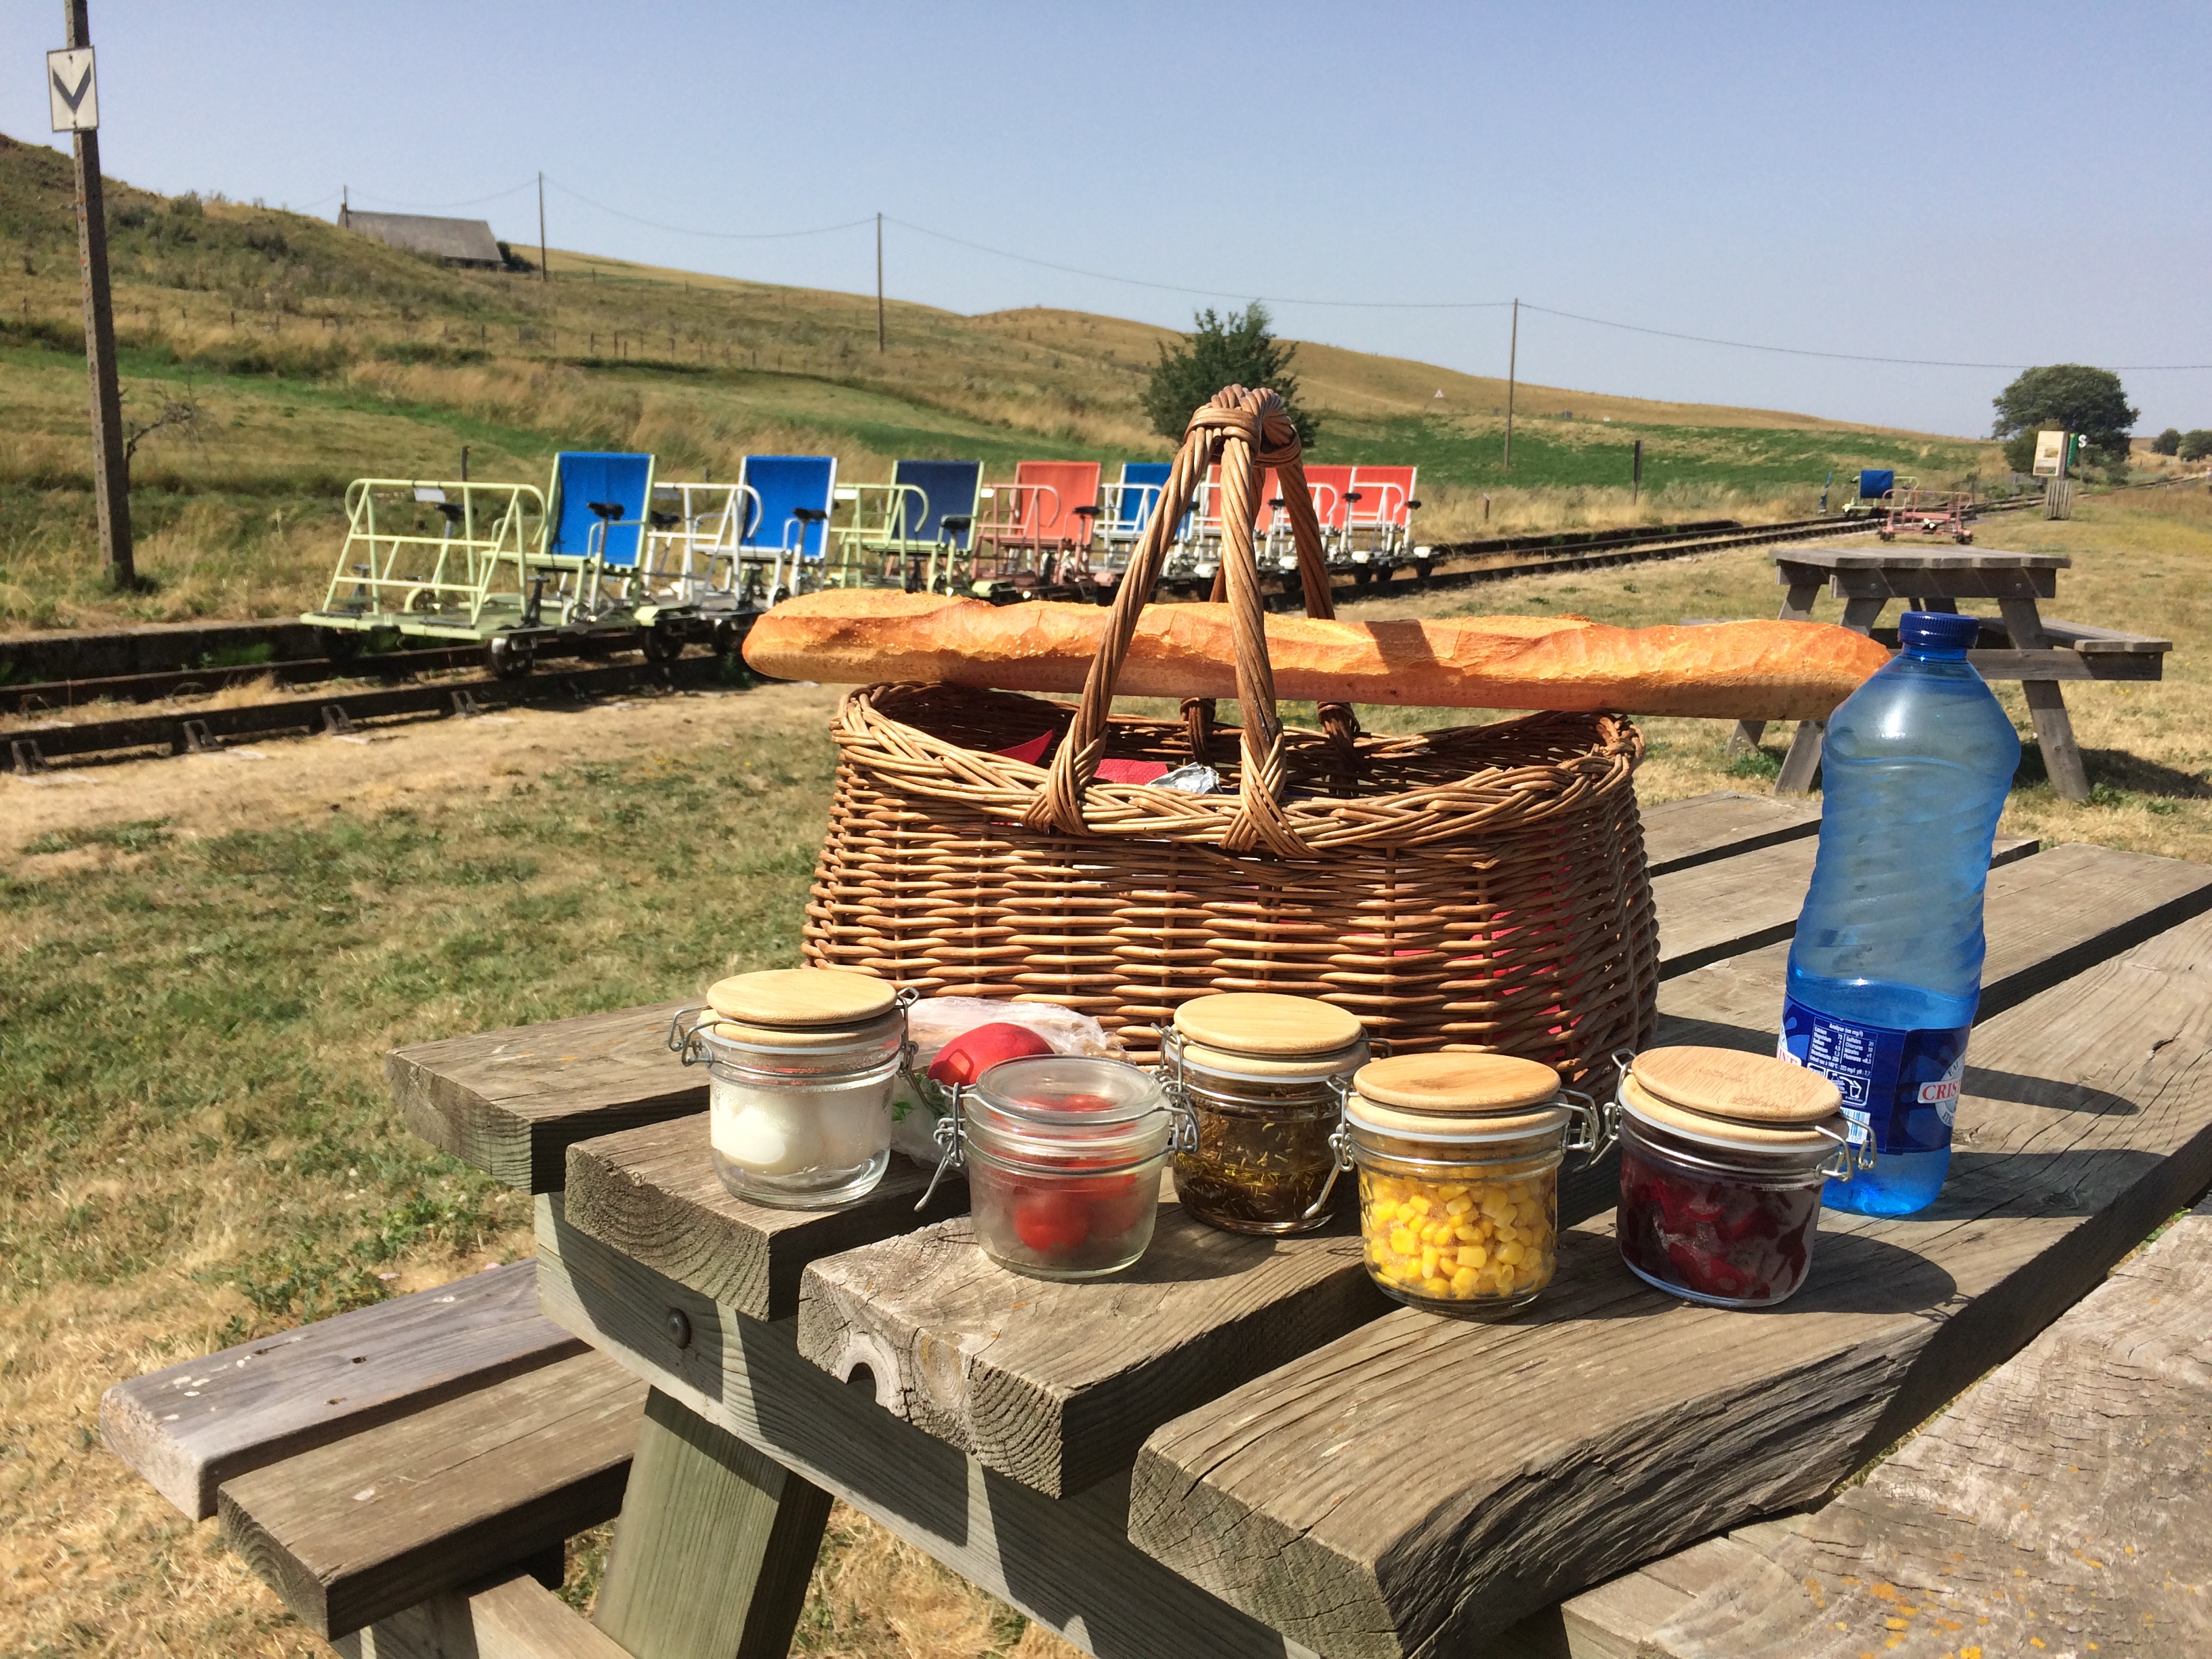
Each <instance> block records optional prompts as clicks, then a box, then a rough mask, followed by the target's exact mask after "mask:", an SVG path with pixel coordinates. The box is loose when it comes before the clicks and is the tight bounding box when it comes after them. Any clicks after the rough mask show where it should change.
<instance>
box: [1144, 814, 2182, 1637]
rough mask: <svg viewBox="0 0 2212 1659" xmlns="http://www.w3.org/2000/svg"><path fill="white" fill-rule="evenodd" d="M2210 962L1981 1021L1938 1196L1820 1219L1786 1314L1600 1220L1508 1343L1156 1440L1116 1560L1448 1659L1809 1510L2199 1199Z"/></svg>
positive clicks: (1185, 1427)
mask: <svg viewBox="0 0 2212 1659" xmlns="http://www.w3.org/2000/svg"><path fill="white" fill-rule="evenodd" d="M2084 850H2085V851H2090V852H2094V851H2096V850H2097V849H2084ZM2045 856H2046V857H2047V856H2050V855H2045ZM2108 856H2115V857H2118V856H2122V855H2108ZM2043 861H2044V860H2043V859H2036V860H2029V861H2027V863H2026V864H2023V865H2021V866H2016V868H2017V869H2018V870H2019V871H2020V872H2021V874H2022V875H2023V876H2025V875H2026V874H2027V872H2031V871H2033V870H2034V869H2035V868H2036V866H2039V865H2040V864H2041V863H2043ZM2145 862H2146V863H2156V862H2157V861H2155V860H2146V861H2145ZM2208 873H2212V872H2197V878H2198V879H2200V880H2201V878H2203V876H2204V875H2206V874H2208ZM2198 891H2199V892H2200V893H2201V891H2202V889H2201V887H2200V888H2198ZM2109 897H2112V898H2114V899H2117V898H2118V895H2111V896H2109ZM2200 908H2201V905H2200ZM2108 936H2109V934H2108ZM2207 960H2212V921H2204V920H2202V919H2199V920H2196V921H2188V922H2185V923H2184V924H2183V925H2181V926H2179V927H2175V928H2173V929H2172V931H2170V932H2166V933H2161V934H2160V935H2159V936H2157V937H2156V938H2154V939H2151V940H2149V941H2148V942H2147V943H2145V944H2142V945H2138V946H2136V948H2134V949H2133V950H2130V951H2128V952H2127V953H2126V954H2125V955H2124V956H2123V957H2118V958H2116V959H2114V960H2112V961H2108V962H2106V963H2101V964H2100V965H2098V966H2096V967H2094V968H2093V969H2089V970H2088V971H2087V972H2085V973H2082V974H2081V975H2079V976H2078V977H2076V978H2075V979H2072V980H2070V981H2067V982H2065V983H2063V984H2062V985H2059V986H2057V987H2053V988H2051V989H2049V990H2046V991H2044V992H2042V993H2040V994H2038V995H2036V996H2033V997H2030V998H2028V999H2027V1000H2026V1001H2024V1002H2020V1003H2017V1004H2015V1006H2012V1007H2010V1008H2009V1009H2008V1011H2007V1012H2002V1013H1999V1014H1997V1015H1996V1017H1995V1018H1992V1019H1990V1020H1989V1021H1987V1022H1985V1023H1984V1025H1983V1026H1982V1028H1981V1029H1980V1030H1978V1032H1977V1034H1976V1037H1975V1044H1974V1048H1973V1049H1972V1051H1971V1052H1970V1064H1969V1066H1968V1068H1967V1075H1966V1098H1965V1099H1963V1100H1962V1102H1961V1105H1960V1138H1959V1142H1958V1146H1957V1152H1956V1156H1955V1158H1954V1165H1953V1174H1952V1178H1951V1181H1950V1182H1949V1184H1948V1186H1947V1188H1945V1192H1944V1194H1943V1196H1942V1198H1941V1199H1940V1200H1938V1201H1937V1203H1936V1206H1933V1207H1932V1208H1930V1209H1929V1210H1928V1211H1926V1212H1923V1213H1922V1214H1921V1215H1919V1216H1916V1217H1911V1218H1901V1219H1893V1220H1875V1219H1871V1218H1845V1217H1841V1216H1834V1217H1830V1218H1827V1222H1826V1225H1824V1228H1823V1231H1822V1235H1821V1240H1820V1248H1819V1250H1818V1252H1817V1254H1816V1257H1815V1266H1814V1277H1813V1279H1812V1280H1811V1282H1810V1283H1809V1284H1808V1286H1807V1288H1806V1289H1805V1290H1804V1291H1802V1292H1801V1293H1800V1295H1799V1297H1797V1298H1796V1300H1795V1301H1794V1302H1793V1303H1792V1304H1790V1309H1789V1310H1788V1312H1787V1313H1786V1314H1778V1315H1760V1314H1747V1313H1731V1312H1728V1311H1725V1310H1715V1309H1705V1308H1697V1307H1692V1306H1691V1305H1689V1304H1683V1303H1680V1302H1678V1301H1675V1300H1674V1299H1673V1298H1670V1297H1664V1296H1662V1295H1660V1294H1659V1293H1658V1292H1656V1291H1651V1290H1650V1289H1649V1288H1647V1287H1645V1286H1644V1285H1641V1284H1639V1283H1638V1281H1636V1280H1635V1279H1632V1277H1631V1276H1630V1275H1629V1274H1627V1273H1626V1272H1625V1271H1624V1270H1622V1269H1621V1268H1620V1265H1619V1263H1618V1260H1617V1255H1616V1252H1615V1250H1614V1247H1613V1239H1612V1234H1611V1217H1610V1216H1609V1215H1607V1216H1606V1217H1604V1218H1601V1219H1593V1220H1590V1221H1588V1222H1585V1223H1583V1225H1581V1226H1579V1227H1577V1228H1575V1229H1571V1230H1570V1231H1569V1232H1568V1233H1566V1234H1565V1235H1564V1236H1563V1239H1562V1269H1561V1273H1560V1275H1559V1282H1558V1283H1557V1285H1555V1286H1554V1288H1553V1291H1552V1292H1551V1293H1550V1295H1549V1297H1548V1298H1547V1301H1546V1302H1544V1303H1540V1304H1538V1306H1537V1307H1536V1309H1535V1310H1533V1311H1532V1313H1531V1315H1530V1316H1527V1317H1526V1318H1524V1319H1523V1320H1522V1321H1519V1322H1514V1323H1511V1324H1504V1325H1497V1326H1488V1327H1484V1326H1465V1325H1455V1324H1452V1323H1449V1322H1443V1321H1439V1320H1436V1319H1433V1318H1431V1317H1428V1316H1423V1315H1419V1314H1414V1313H1412V1312H1410V1311H1407V1312H1398V1313H1393V1314H1390V1315H1389V1316H1385V1317H1384V1318H1383V1319H1380V1320H1377V1321H1376V1322H1373V1323H1371V1324H1370V1325H1367V1326H1365V1327H1363V1328H1361V1329H1359V1330H1358V1331H1356V1332H1354V1333H1352V1334H1350V1335H1348V1336H1346V1337H1344V1338H1341V1339H1340V1340H1337V1341H1336V1342H1334V1343H1332V1344H1330V1345H1329V1346H1327V1347H1325V1348H1322V1349H1320V1350H1318V1351H1316V1352H1314V1353H1312V1354H1310V1355H1308V1356H1307V1357H1306V1358H1304V1359H1301V1360H1298V1361H1295V1362H1293V1363H1292V1364H1290V1365H1287V1366H1285V1367H1283V1368H1282V1369H1280V1370H1277V1371H1275V1372H1273V1373H1270V1374H1269V1375H1267V1376H1263V1377H1261V1378H1259V1379H1257V1380H1255V1382H1253V1383H1249V1384H1246V1385H1245V1386H1244V1387H1243V1388H1242V1389H1238V1390H1237V1391H1236V1392H1235V1393H1233V1394H1231V1395H1227V1396H1225V1397H1224V1398H1222V1399H1220V1400H1218V1401H1214V1402H1212V1404H1211V1405H1208V1406H1206V1407H1203V1408H1201V1409H1199V1410H1197V1411H1194V1412H1193V1413H1189V1414H1188V1415H1187V1416H1185V1417H1183V1418H1182V1419H1177V1420H1176V1421H1175V1422H1173V1423H1170V1424H1169V1425H1166V1426H1164V1428H1162V1429H1161V1430H1160V1431H1158V1432H1157V1433H1155V1434H1154V1435H1153V1436H1152V1438H1151V1440H1150V1441H1148V1442H1147V1443H1146V1447H1145V1449H1144V1450H1143V1451H1142V1453H1141V1454H1140V1455H1139V1461H1138V1464H1137V1468H1136V1470H1135V1474H1134V1480H1133V1490H1132V1496H1131V1504H1130V1534H1131V1537H1132V1538H1133V1540H1134V1541H1136V1542H1138V1543H1139V1544H1140V1545H1142V1546H1143V1547H1145V1548H1146V1549H1147V1550H1148V1551H1150V1552H1152V1553H1154V1554H1157V1555H1158V1556H1159V1557H1160V1559H1163V1560H1164V1561H1166V1562H1168V1563H1169V1564H1170V1565H1173V1566H1175V1567H1176V1569H1177V1570H1178V1571H1182V1572H1184V1573H1186V1574H1187V1575H1188V1576H1189V1577H1192V1578H1193V1579H1194V1581H1195V1582H1197V1583H1200V1584H1201V1585H1203V1586H1205V1587H1206V1588H1207V1589H1212V1590H1213V1591H1214V1592H1215V1593H1216V1594H1217V1595H1221V1596H1223V1597H1224V1598H1225V1599H1226V1600H1229V1601H1233V1602H1235V1603H1236V1604H1237V1605H1238V1606H1240V1607H1244V1608H1246V1609H1247V1610H1248V1611H1250V1612H1252V1613H1255V1615H1256V1616H1258V1617H1261V1618H1262V1619H1265V1620H1267V1621H1268V1622H1269V1623H1270V1624H1272V1625H1273V1626H1276V1627H1277V1628H1279V1629H1281V1630H1283V1631H1285V1632H1287V1633H1288V1634H1290V1635H1291V1636H1292V1637H1294V1638H1297V1639H1298V1640H1301V1641H1304V1642H1305V1643H1307V1644H1310V1645H1312V1646H1314V1647H1316V1648H1317V1649H1319V1650H1322V1651H1324V1652H1327V1653H1328V1654H1329V1655H1330V1656H1331V1659H1367V1656H1380V1655H1391V1656H1395V1655H1399V1654H1411V1653H1422V1654H1442V1653H1447V1652H1457V1651H1462V1650H1465V1648H1466V1647H1467V1646H1468V1644H1472V1643H1473V1642H1474V1641H1475V1640H1477V1639H1479V1638H1482V1637H1484V1636H1486V1635H1487V1634H1490V1633H1492V1632H1497V1631H1498V1630H1501V1629H1503V1628H1504V1627H1505V1626H1509V1625H1510V1624H1511V1623H1512V1622H1513V1621H1514V1620H1517V1619H1519V1618H1520V1617H1521V1616H1522V1614H1524V1613H1528V1612H1531V1611H1533V1610H1534V1609H1536V1608H1538V1607H1542V1606H1544V1605H1545V1604H1547V1603H1548V1602H1549V1601H1553V1600H1554V1599H1556V1598H1557V1597H1559V1595H1565V1594H1568V1593H1571V1591H1573V1590H1575V1589H1580V1588H1582V1587H1583V1586H1584V1585H1587V1584H1589V1583H1594V1582H1595V1581H1597V1580H1599V1579H1601V1578H1604V1577H1610V1576H1612V1575H1613V1574H1614V1573H1617V1572H1619V1571H1624V1570H1626V1568H1628V1567H1630V1566H1632V1565H1637V1564H1638V1562H1639V1561H1641V1560H1644V1559H1649V1558H1650V1556H1652V1555H1653V1554H1655V1553H1661V1552H1663V1551H1664V1550H1666V1549H1668V1548H1673V1547H1680V1546H1682V1545H1685V1544H1687V1543H1689V1542H1691V1541H1693V1540H1695V1539H1697V1538H1699V1537H1703V1536H1705V1535H1707V1534H1711V1533H1713V1532H1716V1531H1718V1530H1721V1529H1723V1528H1726V1527H1728V1526H1729V1525H1733V1524H1736V1523H1738V1522H1741V1521H1744V1520H1747V1519H1748V1518H1750V1517H1751V1516H1756V1515H1759V1514H1762V1513H1767V1512H1771V1511H1772V1510H1777V1509H1781V1508H1786V1507H1788V1506H1790V1504H1793V1503H1803V1502H1805V1501H1807V1500H1808V1498H1814V1497H1816V1496H1818V1495H1819V1494H1820V1493H1821V1492H1824V1491H1825V1490H1826V1488H1827V1487H1828V1486H1830V1485H1832V1483H1833V1482H1834V1481H1835V1480H1838V1479H1839V1478H1840V1477H1841V1476H1842V1475H1844V1474H1846V1473H1848V1472H1849V1471H1850V1469H1851V1468H1853V1467H1855V1465H1856V1463H1857V1462H1858V1461H1859V1460H1860V1459H1861V1458H1862V1457H1863V1455H1866V1454H1867V1453H1868V1452H1869V1451H1871V1450H1873V1449H1875V1448H1877V1447H1879V1446H1880V1445H1881V1444H1883V1443H1887V1440H1888V1439H1890V1438H1893V1437H1894V1436H1895V1435H1896V1434H1897V1433H1898V1432H1899V1431H1902V1430H1903V1429H1904V1428H1905V1427H1907V1426H1909V1425H1911V1423H1913V1422H1915V1421H1917V1420H1918V1419H1919V1418H1920V1417H1921V1416H1923V1415H1924V1414H1925V1413H1926V1412H1927V1411H1929V1409H1931V1408H1932V1407H1934V1406H1936V1404H1938V1403H1940V1401H1942V1399H1944V1398H1946V1397H1948V1395H1950V1394H1951V1393H1954V1392H1955V1391H1956V1390H1957V1389H1960V1388H1961V1387H1963V1386H1965V1384H1966V1383H1968V1382H1970V1381H1971V1380H1972V1377H1973V1376H1975V1375H1976V1374H1977V1373H1978V1372H1979V1371H1980V1370H1982V1369H1983V1368H1984V1367H1985V1366H1986V1365H1987V1364H1989V1363H1990V1360H1991V1359H1993V1358H1999V1357H2002V1355H2004V1354H2007V1353H2008V1352H2012V1351H2013V1350H2014V1349H2015V1348H2016V1347H2017V1346H2019V1345H2020V1344H2021V1343H2022V1342H2024V1341H2025V1340H2027V1339H2028V1338H2029V1337H2030V1336H2032V1335H2033V1334H2034V1332H2035V1331H2036V1330H2037V1329H2039V1328H2040V1327H2041V1326H2042V1325H2043V1324H2044V1323H2045V1322H2048V1321H2049V1320H2050V1319H2051V1318H2052V1317H2054V1316H2056V1315H2057V1314H2058V1313H2059V1312H2061V1311H2063V1309H2064V1308H2065V1307H2066V1306H2068V1305H2069V1304H2070V1303H2071V1302H2072V1300H2073V1299H2074V1298H2075V1297H2078V1296H2079V1295H2080V1294H2081V1292H2082V1291H2084V1290H2086V1289H2087V1288H2088V1286H2089V1285H2092V1284H2093V1283H2094V1281H2095V1279H2096V1278H2097V1276H2098V1275H2100V1274H2101V1273H2103V1272H2104V1270H2105V1269H2106V1267H2109V1266H2110V1264H2111V1263H2112V1261H2115V1260H2117V1259H2118V1257H2119V1256H2120V1255H2124V1253H2125V1252H2126V1250H2127V1249H2129V1248H2130V1246H2131V1245H2132V1244H2133V1243H2136V1241H2137V1240H2139V1239H2141V1238H2142V1237H2144V1236H2145V1235H2146V1234H2147V1233H2148V1231H2149V1230H2150V1229H2151V1228H2152V1227H2153V1226H2154V1225H2157V1223H2158V1222H2159V1221H2160V1219H2162V1218H2164V1216H2165V1215H2166V1214H2169V1213H2171V1212H2172V1209H2173V1207H2175V1206H2176V1205H2177V1204H2179V1203H2180V1202H2184V1201H2185V1200H2187V1198H2188V1197H2190V1196H2191V1195H2192V1194H2194V1193H2195V1192H2196V1191H2197V1190H2199V1189H2201V1188H2203V1185H2204V1184H2205V1183H2206V1182H2207V1181H2209V1180H2212V998H2208V997H2207V996H2206V995H2205V989H2204V978H2203V964H2204V963H2205V962H2206V961H2207ZM1697 977H1698V976H1694V975H1692V976H1685V978H1684V979H1682V980H1679V981H1675V982H1674V987H1673V988H1674V990H1675V991H1676V992H1677V993H1680V991H1682V990H1683V989H1684V988H1685V987H1688V986H1690V985H1691V984H1692V982H1693V981H1694V980H1695V979H1696V978H1697ZM1762 1004H1763V1005H1765V999H1762ZM1770 1029H1771V1028H1770ZM1743 1036H1744V1038H1745V1039H1747V1040H1749V1039H1753V1038H1754V1037H1755V1034H1754V1033H1752V1032H1748V1031H1747V1032H1744V1033H1743ZM1758 1040H1761V1041H1764V1040H1767V1039H1758ZM1746 1046H1752V1044H1751V1042H1750V1041H1747V1042H1746ZM1723 1353H1725V1354H1726V1355H1727V1356H1728V1362H1727V1364H1725V1365H1716V1364H1715V1356H1716V1355H1717V1354H1723Z"/></svg>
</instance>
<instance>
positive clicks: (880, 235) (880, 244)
mask: <svg viewBox="0 0 2212 1659" xmlns="http://www.w3.org/2000/svg"><path fill="white" fill-rule="evenodd" d="M876 349H877V350H878V351H881V350H882V349H884V216H883V215H882V214H880V213H878V215H877V216H876Z"/></svg>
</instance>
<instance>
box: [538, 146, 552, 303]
mask: <svg viewBox="0 0 2212 1659" xmlns="http://www.w3.org/2000/svg"><path fill="white" fill-rule="evenodd" d="M552 280H553V273H552V271H551V270H550V268H549V267H548V266H547V264H546V263H545V175H544V173H539V174H538V281H539V282H541V283H550V282H551V281H552Z"/></svg>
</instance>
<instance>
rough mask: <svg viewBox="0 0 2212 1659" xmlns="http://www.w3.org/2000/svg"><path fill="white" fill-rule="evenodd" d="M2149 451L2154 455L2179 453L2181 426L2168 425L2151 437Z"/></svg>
mask: <svg viewBox="0 0 2212 1659" xmlns="http://www.w3.org/2000/svg"><path fill="white" fill-rule="evenodd" d="M2150 453H2152V454H2154V455H2179V453H2181V428H2179V427H2178V426H2170V427H2168V428H2166V430H2165V431H2163V432H2161V433H2160V434H2159V435H2158V436H2156V437H2155V438H2153V439H2152V440H2151V441H2150Z"/></svg>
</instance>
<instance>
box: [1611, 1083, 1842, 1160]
mask: <svg viewBox="0 0 2212 1659" xmlns="http://www.w3.org/2000/svg"><path fill="white" fill-rule="evenodd" d="M1620 1098H1621V1101H1622V1103H1623V1104H1625V1105H1626V1107H1627V1108H1628V1109H1629V1112H1630V1114H1631V1115H1633V1116H1636V1117H1640V1118H1642V1119H1643V1120H1644V1121H1646V1122H1647V1123H1656V1124H1657V1125H1658V1126H1659V1127H1661V1128H1662V1129H1671V1130H1673V1131H1674V1133H1676V1134H1680V1135H1687V1136H1689V1137H1690V1138H1691V1139H1693V1140H1702V1141H1705V1142H1707V1143H1708V1144H1710V1145H1714V1146H1741V1147H1743V1148H1745V1149H1746V1150H1747V1151H1751V1152H1796V1151H1804V1152H1811V1151H1814V1150H1818V1151H1820V1152H1830V1151H1832V1150H1833V1149H1834V1147H1835V1145H1836V1138H1837V1137H1840V1136H1843V1135H1845V1134H1847V1133H1849V1126H1848V1125H1847V1124H1846V1123H1845V1122H1844V1115H1843V1114H1842V1113H1841V1112H1840V1111H1838V1112H1837V1113H1835V1114H1834V1115H1832V1116H1830V1117H1827V1118H1816V1119H1814V1120H1812V1121H1809V1122H1806V1123H1798V1124H1789V1123H1746V1122H1743V1121H1740V1120H1738V1119H1735V1118H1729V1117H1716V1116H1714V1115H1712V1114H1711V1113H1710V1112H1693V1111H1691V1110H1690V1109H1688V1108H1687V1107H1684V1106H1676V1105H1673V1104H1671V1103H1668V1102H1667V1101H1663V1100H1661V1099H1660V1098H1659V1097H1657V1096H1656V1095H1651V1094H1647V1093H1646V1092H1645V1091H1643V1090H1642V1089H1639V1088H1638V1087H1637V1086H1636V1079H1634V1078H1633V1077H1631V1078H1628V1079H1625V1080H1624V1081H1623V1082H1622V1084H1621V1085H1620ZM1822 1128H1826V1129H1827V1130H1828V1131H1829V1132H1830V1133H1828V1134H1822V1133H1820V1130H1821V1129H1822Z"/></svg>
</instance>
